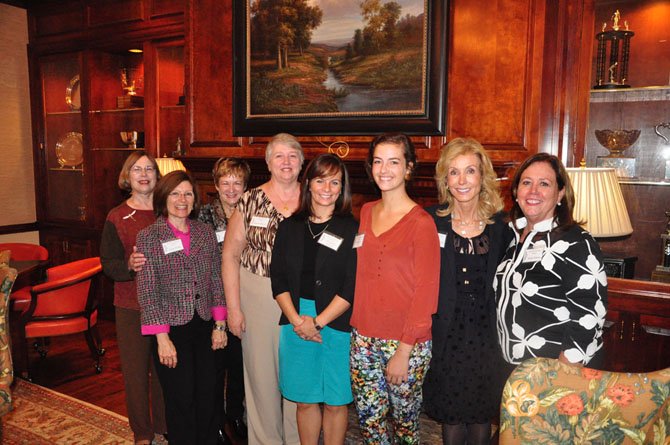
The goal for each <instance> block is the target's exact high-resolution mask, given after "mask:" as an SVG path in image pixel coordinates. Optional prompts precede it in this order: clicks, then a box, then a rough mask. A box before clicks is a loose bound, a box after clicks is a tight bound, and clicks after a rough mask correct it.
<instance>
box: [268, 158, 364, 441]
mask: <svg viewBox="0 0 670 445" xmlns="http://www.w3.org/2000/svg"><path fill="white" fill-rule="evenodd" d="M357 231H358V223H357V222H356V220H355V219H354V218H353V216H352V214H351V192H350V189H349V176H348V174H347V170H346V168H345V166H344V164H343V163H342V161H341V160H340V159H339V158H338V157H337V156H334V155H329V154H324V155H321V156H319V157H317V158H316V159H314V160H313V161H312V162H310V163H309V165H308V166H307V169H306V171H305V173H304V175H303V178H302V194H301V203H300V209H299V210H298V212H296V213H295V214H294V215H293V216H291V217H290V218H288V219H286V220H284V221H282V223H281V224H280V225H279V229H278V231H277V237H276V239H275V245H274V249H273V252H272V263H271V271H270V276H271V280H272V293H273V295H274V297H275V299H276V300H277V303H278V304H279V307H280V308H281V310H282V316H281V319H280V320H279V324H280V325H281V333H280V337H279V386H280V390H281V392H282V395H283V396H284V398H286V399H288V400H291V401H294V402H296V403H297V405H298V411H297V420H298V433H299V435H300V443H301V444H303V445H312V444H313V445H316V444H317V443H318V441H319V436H320V433H321V430H322V429H323V439H324V444H325V445H331V444H343V443H344V436H345V434H346V431H347V418H348V417H347V404H349V403H350V402H351V401H352V400H353V397H352V394H351V384H350V382H349V341H350V339H349V336H350V327H349V318H350V315H351V304H352V302H353V295H354V287H355V277H356V253H355V250H354V249H353V241H354V237H355V236H356V233H357ZM320 404H323V411H322V410H321V407H320Z"/></svg>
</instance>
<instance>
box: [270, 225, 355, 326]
mask: <svg viewBox="0 0 670 445" xmlns="http://www.w3.org/2000/svg"><path fill="white" fill-rule="evenodd" d="M305 224H306V223H305V219H304V218H302V217H300V216H298V215H294V216H292V217H290V218H287V219H285V220H284V221H282V222H281V223H280V224H279V228H278V229H277V236H276V238H275V243H274V247H273V249H272V262H271V263H270V278H271V281H272V295H273V296H274V297H275V298H276V297H277V295H279V294H282V293H284V292H288V293H290V294H291V300H292V301H293V305H294V306H295V308H296V310H298V309H299V301H300V277H301V273H302V261H303V251H304V230H305ZM327 231H328V232H330V233H332V234H333V235H337V236H339V237H340V238H342V239H343V241H342V244H341V245H340V247H339V248H338V249H337V251H334V250H332V249H330V248H328V247H326V246H323V245H321V244H317V250H316V267H315V270H314V300H315V303H316V312H317V314H319V313H321V311H323V310H324V309H325V308H326V307H327V306H328V305H329V304H330V302H331V301H332V300H333V297H335V295H339V296H340V297H342V298H344V299H345V300H347V301H348V302H349V303H351V304H352V306H353V301H354V290H355V285H356V249H354V248H353V242H354V237H355V236H356V233H357V232H358V222H357V221H356V220H355V219H354V218H353V216H338V215H335V216H333V217H332V218H331V220H330V222H329V224H328V228H327ZM350 318H351V307H350V308H349V309H348V310H347V311H345V312H344V313H343V314H342V315H340V316H339V317H338V318H336V319H335V320H333V321H332V322H330V323H329V324H328V326H329V327H331V328H333V329H337V330H338V331H344V332H349V331H350V330H351V326H350V325H349V319H350ZM288 323H289V321H288V319H287V318H286V316H285V315H284V314H282V316H281V319H280V320H279V324H281V325H285V324H288Z"/></svg>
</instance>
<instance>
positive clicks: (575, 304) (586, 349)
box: [493, 218, 607, 364]
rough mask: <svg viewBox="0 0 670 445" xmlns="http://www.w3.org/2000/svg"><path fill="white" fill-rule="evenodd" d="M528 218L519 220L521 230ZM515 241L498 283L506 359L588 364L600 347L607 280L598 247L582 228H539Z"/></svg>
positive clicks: (501, 338)
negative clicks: (549, 360) (522, 239)
mask: <svg viewBox="0 0 670 445" xmlns="http://www.w3.org/2000/svg"><path fill="white" fill-rule="evenodd" d="M526 223H527V222H526V219H525V218H520V219H518V220H517V223H516V226H517V227H518V228H519V230H521V231H522V230H523V228H524V227H526ZM510 226H512V229H513V230H514V232H515V238H514V240H513V241H512V242H511V243H510V245H509V247H508V248H507V252H506V254H505V257H504V258H503V260H502V262H501V263H500V264H499V265H498V269H497V271H496V276H495V279H494V283H493V286H494V289H495V291H496V304H497V309H496V312H497V328H498V341H499V343H500V347H501V349H502V353H503V356H504V357H505V360H507V361H508V362H509V363H513V364H519V363H521V362H522V361H523V360H525V359H528V358H531V357H549V358H558V356H559V354H560V353H561V352H563V353H564V355H565V357H566V358H567V359H568V360H569V361H570V362H572V363H583V364H587V363H588V362H589V361H590V360H591V358H593V356H594V355H595V353H596V352H597V351H599V350H600V349H601V348H602V345H603V339H602V332H603V324H604V323H605V315H606V312H607V276H606V275H605V269H604V266H603V256H602V253H601V251H600V247H599V246H598V243H597V242H596V241H595V240H594V239H593V237H592V236H591V235H590V234H589V233H588V232H587V231H585V230H584V229H582V228H581V227H580V226H578V225H575V226H573V227H571V228H569V229H567V230H566V231H563V232H557V231H556V230H553V229H554V228H555V227H556V224H555V223H554V222H553V220H552V219H548V220H545V221H542V222H540V223H538V224H535V226H534V228H533V231H531V232H530V233H529V234H528V236H527V237H526V239H525V240H524V241H523V243H520V237H521V233H519V232H518V231H517V230H515V229H514V226H513V225H512V224H511V223H510Z"/></svg>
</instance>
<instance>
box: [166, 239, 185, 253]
mask: <svg viewBox="0 0 670 445" xmlns="http://www.w3.org/2000/svg"><path fill="white" fill-rule="evenodd" d="M180 250H184V245H183V244H182V243H181V240H180V239H179V238H177V239H173V240H170V241H165V242H164V243H163V253H164V254H165V255H169V254H171V253H174V252H179V251H180Z"/></svg>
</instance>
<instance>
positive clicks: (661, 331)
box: [642, 325, 670, 337]
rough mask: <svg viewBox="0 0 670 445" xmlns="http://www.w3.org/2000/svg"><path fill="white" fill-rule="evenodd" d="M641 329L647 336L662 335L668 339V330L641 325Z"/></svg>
mask: <svg viewBox="0 0 670 445" xmlns="http://www.w3.org/2000/svg"><path fill="white" fill-rule="evenodd" d="M642 329H644V332H646V333H647V334H653V335H662V336H664V337H670V329H666V328H658V327H656V326H645V325H642Z"/></svg>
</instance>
